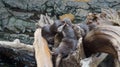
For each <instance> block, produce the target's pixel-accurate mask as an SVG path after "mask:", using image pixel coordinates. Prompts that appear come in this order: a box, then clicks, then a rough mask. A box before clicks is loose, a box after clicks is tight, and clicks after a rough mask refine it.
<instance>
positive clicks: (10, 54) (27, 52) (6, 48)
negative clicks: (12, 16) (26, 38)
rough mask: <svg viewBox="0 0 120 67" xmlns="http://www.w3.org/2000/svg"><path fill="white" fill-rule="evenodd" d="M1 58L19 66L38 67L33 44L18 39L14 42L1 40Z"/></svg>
mask: <svg viewBox="0 0 120 67" xmlns="http://www.w3.org/2000/svg"><path fill="white" fill-rule="evenodd" d="M0 59H1V60H3V61H4V62H8V64H9V62H10V64H11V63H12V64H14V63H16V65H15V66H17V67H24V66H28V67H36V62H35V58H34V50H33V46H32V45H27V44H24V43H20V41H19V40H18V39H16V40H14V41H13V42H8V41H0Z"/></svg>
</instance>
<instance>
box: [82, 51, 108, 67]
mask: <svg viewBox="0 0 120 67" xmlns="http://www.w3.org/2000/svg"><path fill="white" fill-rule="evenodd" d="M107 55H108V54H106V53H102V54H101V55H100V56H98V57H97V54H95V55H93V56H91V57H89V58H85V59H82V60H81V61H80V64H81V67H98V65H99V64H100V63H101V62H102V61H103V60H104V59H105V58H106V57H107Z"/></svg>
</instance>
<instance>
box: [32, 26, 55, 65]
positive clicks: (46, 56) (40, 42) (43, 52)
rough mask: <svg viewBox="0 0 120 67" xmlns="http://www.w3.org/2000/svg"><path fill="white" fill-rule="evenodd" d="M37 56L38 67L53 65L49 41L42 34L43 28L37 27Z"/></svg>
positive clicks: (35, 42)
mask: <svg viewBox="0 0 120 67" xmlns="http://www.w3.org/2000/svg"><path fill="white" fill-rule="evenodd" d="M33 46H34V49H35V58H36V61H37V67H53V64H52V60H51V58H52V57H51V54H50V50H49V48H48V43H47V41H46V40H45V39H44V38H43V37H42V36H41V29H40V28H39V29H37V30H36V31H35V33H34V43H33Z"/></svg>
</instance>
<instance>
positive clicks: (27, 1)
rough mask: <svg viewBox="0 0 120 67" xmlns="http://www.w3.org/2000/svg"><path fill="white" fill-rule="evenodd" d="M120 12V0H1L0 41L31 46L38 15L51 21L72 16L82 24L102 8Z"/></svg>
mask: <svg viewBox="0 0 120 67" xmlns="http://www.w3.org/2000/svg"><path fill="white" fill-rule="evenodd" d="M108 7H109V8H113V9H115V10H117V11H120V0H90V1H89V2H84V1H83V0H82V1H79V2H77V1H76V0H0V40H9V41H13V40H14V39H16V38H18V39H20V40H21V42H23V43H28V44H32V43H33V33H34V31H35V23H36V22H37V21H38V20H39V16H40V14H46V13H47V14H48V15H49V16H50V17H52V18H54V19H56V18H57V19H58V18H59V16H60V15H63V14H66V13H72V14H73V15H75V21H74V22H77V23H79V22H83V21H84V19H85V16H86V15H87V14H88V13H89V12H100V11H101V8H108Z"/></svg>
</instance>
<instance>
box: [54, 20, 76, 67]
mask: <svg viewBox="0 0 120 67" xmlns="http://www.w3.org/2000/svg"><path fill="white" fill-rule="evenodd" d="M57 30H58V32H62V34H63V38H62V41H61V43H60V44H59V46H58V47H57V48H56V49H55V50H54V51H53V52H54V54H55V55H57V57H56V64H55V67H59V64H60V61H61V59H62V58H66V57H67V56H68V54H70V53H71V52H73V51H75V50H76V47H77V37H76V35H75V32H74V30H73V28H72V26H71V25H69V24H68V21H67V23H66V20H64V24H63V25H62V26H60V27H59V28H58V29H57Z"/></svg>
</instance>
